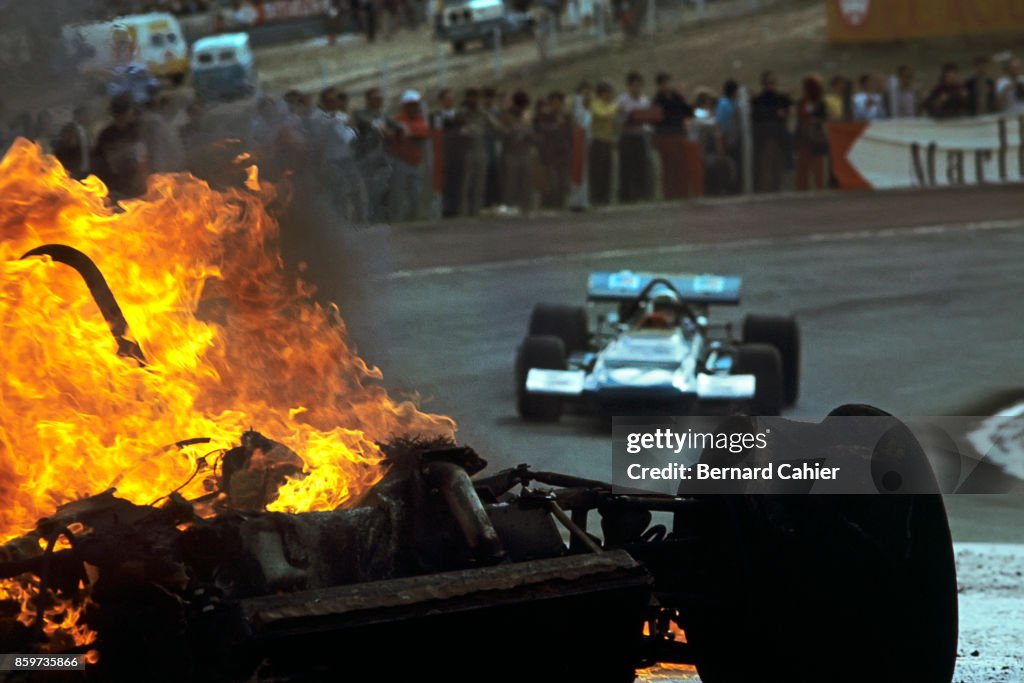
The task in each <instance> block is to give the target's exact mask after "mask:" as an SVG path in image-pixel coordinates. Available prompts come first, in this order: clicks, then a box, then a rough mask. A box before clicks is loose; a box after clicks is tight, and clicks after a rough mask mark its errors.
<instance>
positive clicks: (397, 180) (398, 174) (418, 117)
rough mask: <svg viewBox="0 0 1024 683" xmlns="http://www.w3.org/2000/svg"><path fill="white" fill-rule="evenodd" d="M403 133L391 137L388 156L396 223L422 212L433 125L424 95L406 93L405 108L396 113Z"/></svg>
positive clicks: (403, 104)
mask: <svg viewBox="0 0 1024 683" xmlns="http://www.w3.org/2000/svg"><path fill="white" fill-rule="evenodd" d="M394 122H395V123H396V124H398V128H399V130H397V131H396V134H395V135H394V137H392V138H391V141H390V144H389V145H388V155H389V156H390V157H391V161H392V169H391V195H390V199H389V201H388V207H389V209H390V218H391V220H392V221H409V220H414V219H415V218H416V217H417V214H418V213H419V207H420V193H421V192H422V187H423V157H424V152H425V147H426V144H427V139H428V138H429V137H430V126H429V124H428V123H427V118H426V117H425V116H424V115H423V106H422V102H421V98H420V94H419V93H418V92H417V91H415V90H406V91H405V93H404V94H403V95H402V108H401V110H400V111H399V112H398V113H397V114H395V117H394Z"/></svg>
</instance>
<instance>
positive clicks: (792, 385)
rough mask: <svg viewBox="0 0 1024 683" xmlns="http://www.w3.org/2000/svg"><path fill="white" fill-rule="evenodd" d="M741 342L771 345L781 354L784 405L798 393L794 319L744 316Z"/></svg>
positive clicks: (797, 328)
mask: <svg viewBox="0 0 1024 683" xmlns="http://www.w3.org/2000/svg"><path fill="white" fill-rule="evenodd" d="M743 343H744V344H771V345H772V346H774V347H775V348H777V349H778V350H779V355H781V356H782V382H783V396H784V398H785V399H786V405H787V406H791V405H793V404H794V403H796V401H797V398H798V397H799V396H800V326H799V325H797V322H796V318H793V317H787V316H776V315H748V316H747V317H746V318H744V319H743Z"/></svg>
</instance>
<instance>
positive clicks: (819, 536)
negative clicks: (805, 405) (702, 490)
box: [683, 406, 958, 683]
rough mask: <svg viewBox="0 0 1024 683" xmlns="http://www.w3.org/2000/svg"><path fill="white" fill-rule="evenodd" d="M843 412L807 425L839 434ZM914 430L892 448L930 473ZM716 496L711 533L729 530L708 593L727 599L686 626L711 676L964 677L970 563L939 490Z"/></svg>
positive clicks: (721, 537)
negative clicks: (962, 626)
mask: <svg viewBox="0 0 1024 683" xmlns="http://www.w3.org/2000/svg"><path fill="white" fill-rule="evenodd" d="M844 408H851V409H853V412H850V411H846V412H841V414H842V415H873V414H877V415H882V416H884V415H885V414H884V413H881V411H877V409H873V408H868V407H864V406H849V407H844ZM842 410H843V409H840V411H842ZM868 411H875V412H868ZM833 414H836V411H834V413H833ZM832 419H833V418H832V417H830V418H828V419H827V420H826V421H825V422H823V423H821V424H820V425H812V424H809V425H807V429H808V430H809V431H815V430H817V431H816V434H817V437H816V438H819V439H823V440H827V439H829V436H830V435H833V438H834V434H835V433H836V430H835V429H830V428H829V427H828V425H827V423H828V422H829V420H832ZM894 420H895V418H894ZM897 423H898V421H897ZM898 424H901V423H898ZM903 431H904V433H903V434H902V435H896V437H895V438H893V439H892V440H891V442H890V443H889V445H888V446H887V447H888V448H893V449H897V450H898V453H899V459H900V461H901V462H904V463H906V466H907V467H908V468H909V469H910V470H914V471H915V472H917V473H920V472H923V471H925V470H926V469H927V468H928V467H929V466H928V462H927V459H926V457H925V455H924V452H923V450H922V449H921V447H920V444H919V443H918V442H917V440H916V439H915V438H914V437H913V435H912V434H911V433H910V432H909V430H903ZM835 445H837V446H839V445H841V444H839V443H836V444H835ZM909 460H912V461H913V462H908V461H909ZM931 481H932V483H933V484H934V478H932V480H931ZM931 490H933V491H936V492H937V491H938V488H937V485H936V486H935V487H934V488H933V489H931ZM702 503H703V505H705V506H706V508H707V509H706V513H707V514H705V515H702V519H703V520H704V522H703V524H705V525H706V528H704V529H702V532H703V533H704V534H707V535H706V536H704V537H706V538H712V539H715V540H714V546H715V548H714V551H713V553H712V555H713V556H714V557H716V560H715V565H716V566H715V567H714V568H712V569H711V571H709V572H708V576H710V577H712V579H711V581H712V583H713V585H711V586H708V588H709V593H710V594H712V595H714V596H716V597H715V601H714V603H713V605H712V606H709V607H708V608H707V609H701V610H696V611H694V612H693V613H691V614H690V615H689V617H688V618H687V619H686V621H687V623H685V624H684V625H683V626H684V628H685V630H686V636H687V640H688V642H689V643H690V644H691V646H692V647H693V650H694V659H695V662H696V665H697V671H698V673H699V674H700V678H701V681H703V683H739V682H742V681H756V680H780V681H794V682H804V681H806V682H808V683H810V682H812V681H813V682H815V683H817V682H820V681H830V682H834V683H862V682H863V681H885V682H887V683H888V682H891V683H898V682H904V681H915V683H949V681H950V680H952V677H953V671H954V667H955V663H956V649H957V631H958V616H957V583H956V567H955V563H954V555H953V545H952V539H951V537H950V532H949V525H948V522H947V519H946V513H945V509H944V507H943V503H942V498H941V496H940V495H939V494H938V493H921V494H916V495H909V494H896V495H824V494H823V495H777V496H773V495H760V496H756V495H720V496H705V497H703V498H702Z"/></svg>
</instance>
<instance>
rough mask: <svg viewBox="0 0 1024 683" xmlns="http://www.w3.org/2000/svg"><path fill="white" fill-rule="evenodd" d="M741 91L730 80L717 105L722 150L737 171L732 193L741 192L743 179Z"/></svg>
mask: <svg viewBox="0 0 1024 683" xmlns="http://www.w3.org/2000/svg"><path fill="white" fill-rule="evenodd" d="M739 90H740V86H739V83H737V82H736V81H734V80H733V79H731V78H730V79H729V80H727V81H726V82H725V85H723V86H722V96H721V97H719V98H718V102H717V103H716V105H715V121H717V122H718V130H719V132H720V134H721V136H722V148H723V151H724V153H725V156H726V157H727V158H728V159H729V160H730V161H731V162H732V166H733V169H734V170H735V174H734V176H735V177H734V179H733V183H732V185H731V186H730V187H729V192H731V193H736V192H739V191H740V189H741V187H740V179H741V178H742V177H743V146H742V137H741V134H740V112H739V108H738V107H737V105H736V98H737V95H738V94H739Z"/></svg>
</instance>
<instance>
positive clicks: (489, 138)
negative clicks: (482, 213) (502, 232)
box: [480, 88, 501, 208]
mask: <svg viewBox="0 0 1024 683" xmlns="http://www.w3.org/2000/svg"><path fill="white" fill-rule="evenodd" d="M480 107H481V109H482V110H483V111H484V113H485V114H486V115H487V122H488V125H487V128H486V131H485V132H484V151H485V153H486V157H487V160H486V163H487V171H486V179H485V181H484V203H483V205H484V207H485V208H490V207H492V206H497V205H498V203H499V202H500V201H501V197H500V194H501V193H500V192H499V189H498V134H497V130H496V125H497V121H498V117H499V116H500V115H501V109H500V108H499V107H498V93H497V92H496V91H495V89H494V88H483V89H482V90H481V91H480Z"/></svg>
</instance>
